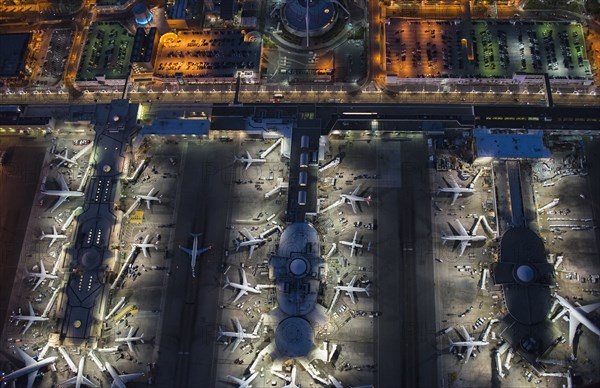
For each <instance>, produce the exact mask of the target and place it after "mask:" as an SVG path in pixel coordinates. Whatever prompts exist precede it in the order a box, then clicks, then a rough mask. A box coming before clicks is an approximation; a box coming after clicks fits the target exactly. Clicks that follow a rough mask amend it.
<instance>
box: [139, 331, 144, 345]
mask: <svg viewBox="0 0 600 388" xmlns="http://www.w3.org/2000/svg"><path fill="white" fill-rule="evenodd" d="M140 342H141V343H144V333H142V335H140Z"/></svg>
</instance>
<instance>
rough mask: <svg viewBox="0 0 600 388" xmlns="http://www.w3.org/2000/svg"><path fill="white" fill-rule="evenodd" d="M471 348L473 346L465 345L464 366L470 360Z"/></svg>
mask: <svg viewBox="0 0 600 388" xmlns="http://www.w3.org/2000/svg"><path fill="white" fill-rule="evenodd" d="M473 348H474V346H473V345H467V352H466V354H465V364H466V363H467V362H469V359H470V358H471V353H473Z"/></svg>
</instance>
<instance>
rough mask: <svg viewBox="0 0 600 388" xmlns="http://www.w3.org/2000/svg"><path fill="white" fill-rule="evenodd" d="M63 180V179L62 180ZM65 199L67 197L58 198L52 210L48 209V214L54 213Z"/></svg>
mask: <svg viewBox="0 0 600 388" xmlns="http://www.w3.org/2000/svg"><path fill="white" fill-rule="evenodd" d="M63 180H64V179H63ZM66 199H67V196H65V195H61V196H60V197H58V201H56V203H55V204H54V206H52V209H50V213H52V212H53V211H55V210H56V209H57V208H58V207H59V206H60V205H62V203H63V202H65V200H66Z"/></svg>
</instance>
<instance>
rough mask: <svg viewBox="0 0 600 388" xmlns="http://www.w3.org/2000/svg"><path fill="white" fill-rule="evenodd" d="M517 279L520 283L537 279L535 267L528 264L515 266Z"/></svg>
mask: <svg viewBox="0 0 600 388" xmlns="http://www.w3.org/2000/svg"><path fill="white" fill-rule="evenodd" d="M515 279H516V280H517V281H518V282H520V283H531V282H532V281H533V280H534V279H535V269H533V267H532V266H530V265H527V264H522V265H520V266H518V267H515Z"/></svg>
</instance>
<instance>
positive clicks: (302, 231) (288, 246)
mask: <svg viewBox="0 0 600 388" xmlns="http://www.w3.org/2000/svg"><path fill="white" fill-rule="evenodd" d="M294 253H313V254H315V255H319V253H320V247H319V234H318V233H317V230H316V229H315V228H314V227H313V226H312V225H310V224H306V223H304V222H298V223H294V224H291V225H288V226H287V227H286V228H285V230H284V231H283V233H282V234H281V238H280V239H279V250H278V251H277V254H278V255H279V256H283V257H291V256H292V254H294Z"/></svg>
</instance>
